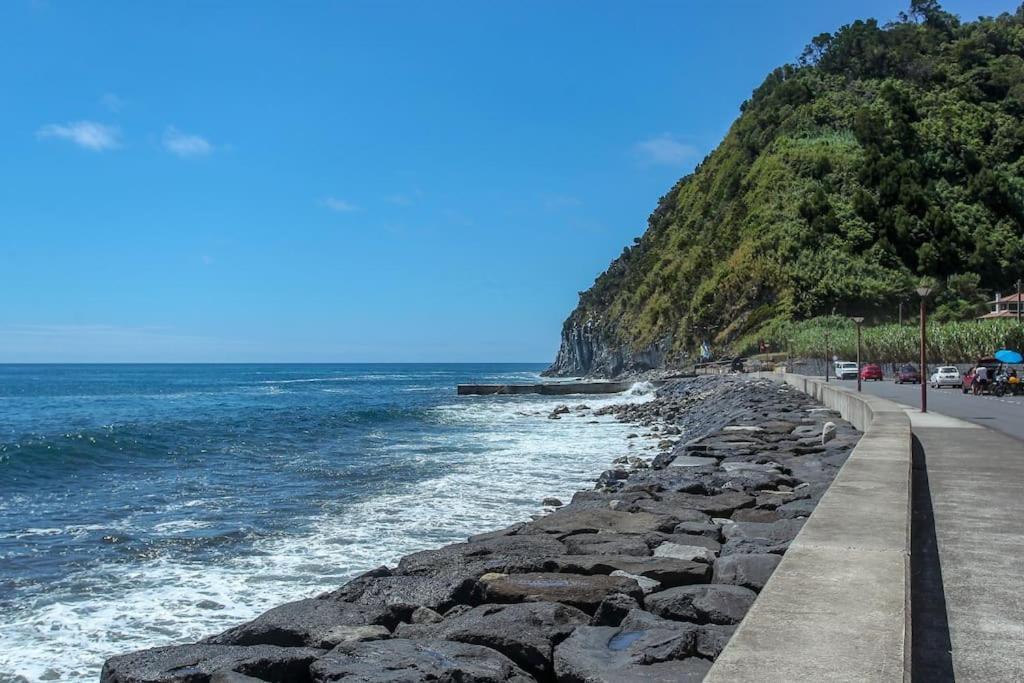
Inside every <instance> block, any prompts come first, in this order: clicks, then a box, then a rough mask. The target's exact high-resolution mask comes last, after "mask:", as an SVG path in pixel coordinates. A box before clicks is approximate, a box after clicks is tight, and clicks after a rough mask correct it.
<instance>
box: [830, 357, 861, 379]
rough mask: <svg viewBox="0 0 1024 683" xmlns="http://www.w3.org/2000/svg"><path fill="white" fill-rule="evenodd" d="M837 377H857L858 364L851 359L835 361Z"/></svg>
mask: <svg viewBox="0 0 1024 683" xmlns="http://www.w3.org/2000/svg"><path fill="white" fill-rule="evenodd" d="M835 373H836V379H857V364H856V363H850V362H849V361H843V360H837V361H836V362H835Z"/></svg>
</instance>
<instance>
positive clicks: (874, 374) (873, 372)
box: [860, 363, 883, 382]
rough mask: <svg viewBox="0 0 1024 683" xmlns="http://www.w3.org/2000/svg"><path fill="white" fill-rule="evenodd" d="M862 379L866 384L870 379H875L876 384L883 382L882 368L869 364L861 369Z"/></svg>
mask: <svg viewBox="0 0 1024 683" xmlns="http://www.w3.org/2000/svg"><path fill="white" fill-rule="evenodd" d="M860 378H861V379H862V380H864V381H865V382H866V381H867V380H869V379H873V380H875V381H876V382H881V381H882V379H883V378H882V368H881V366H879V365H876V364H875V363H868V364H867V365H865V366H864V367H862V368H861V369H860Z"/></svg>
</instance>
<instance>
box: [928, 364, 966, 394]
mask: <svg viewBox="0 0 1024 683" xmlns="http://www.w3.org/2000/svg"><path fill="white" fill-rule="evenodd" d="M928 383H929V384H931V385H932V386H933V387H934V388H936V389H941V388H942V387H959V386H960V385H961V383H962V380H961V379H960V371H959V370H957V369H956V367H955V366H953V365H943V366H942V367H940V368H938V369H936V370H935V372H933V373H932V376H931V379H929V380H928Z"/></svg>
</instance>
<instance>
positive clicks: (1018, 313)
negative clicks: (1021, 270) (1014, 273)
mask: <svg viewBox="0 0 1024 683" xmlns="http://www.w3.org/2000/svg"><path fill="white" fill-rule="evenodd" d="M1017 324H1018V325H1020V278H1017Z"/></svg>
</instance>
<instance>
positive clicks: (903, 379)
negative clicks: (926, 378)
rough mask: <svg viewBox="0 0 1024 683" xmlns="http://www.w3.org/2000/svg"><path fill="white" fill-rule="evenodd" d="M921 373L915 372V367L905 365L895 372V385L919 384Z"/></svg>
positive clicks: (908, 364)
mask: <svg viewBox="0 0 1024 683" xmlns="http://www.w3.org/2000/svg"><path fill="white" fill-rule="evenodd" d="M920 383H921V373H919V372H918V371H917V367H916V366H914V365H911V364H910V363H907V364H906V365H903V366H901V367H900V369H899V370H897V371H896V384H920Z"/></svg>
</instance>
